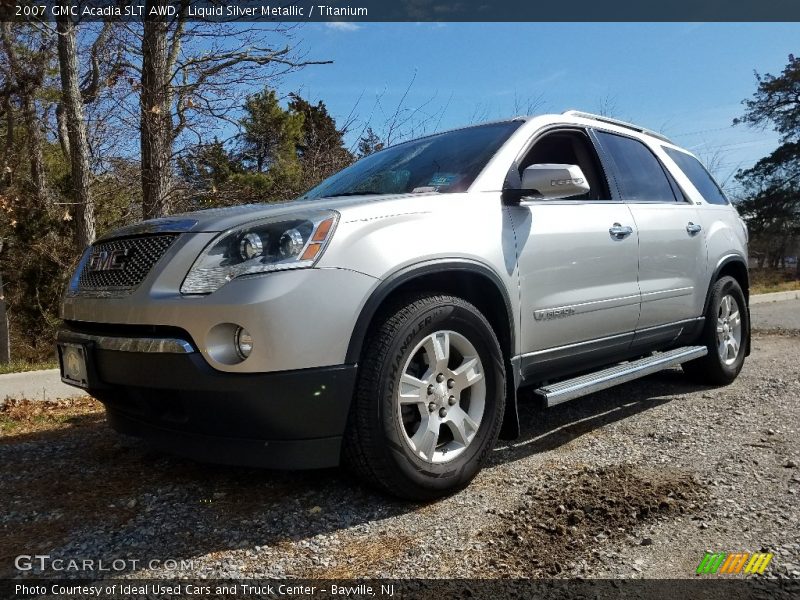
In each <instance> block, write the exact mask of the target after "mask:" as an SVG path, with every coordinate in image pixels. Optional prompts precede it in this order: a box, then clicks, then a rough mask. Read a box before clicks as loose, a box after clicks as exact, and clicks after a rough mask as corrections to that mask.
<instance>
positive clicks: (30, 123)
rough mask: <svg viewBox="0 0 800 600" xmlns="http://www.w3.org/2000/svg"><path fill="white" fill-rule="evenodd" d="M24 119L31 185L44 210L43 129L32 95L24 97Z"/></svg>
mask: <svg viewBox="0 0 800 600" xmlns="http://www.w3.org/2000/svg"><path fill="white" fill-rule="evenodd" d="M22 118H23V120H24V121H25V134H26V137H27V138H28V139H27V144H26V146H27V148H28V161H30V163H31V183H32V184H33V192H34V194H35V196H36V201H37V203H38V204H39V207H41V208H44V205H45V202H46V201H47V184H46V183H45V178H44V157H43V155H42V129H41V127H39V122H40V120H39V116H38V114H37V113H36V102H35V100H34V99H33V96H32V95H31V94H30V93H26V94H25V95H24V96H22Z"/></svg>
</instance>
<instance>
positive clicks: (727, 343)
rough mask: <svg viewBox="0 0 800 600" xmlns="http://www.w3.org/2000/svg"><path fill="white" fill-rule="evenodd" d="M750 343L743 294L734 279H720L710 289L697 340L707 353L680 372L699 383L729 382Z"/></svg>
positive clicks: (722, 383) (734, 375)
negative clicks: (701, 328)
mask: <svg viewBox="0 0 800 600" xmlns="http://www.w3.org/2000/svg"><path fill="white" fill-rule="evenodd" d="M749 341H750V321H749V317H748V314H747V303H746V301H745V298H744V292H742V288H741V287H740V286H739V283H738V282H737V281H736V280H735V279H734V278H733V277H722V278H720V279H719V280H718V281H717V282H716V283H714V287H713V288H712V290H711V298H710V300H709V303H708V310H707V311H706V315H705V324H704V327H703V334H702V336H701V338H700V343H701V344H704V345H705V346H706V347H707V348H708V354H707V355H706V356H704V357H703V358H699V359H697V360H693V361H691V362H688V363H684V364H683V370H684V371H685V372H686V374H687V375H689V376H690V377H691V378H692V379H693V380H695V381H697V382H700V383H709V384H712V385H725V384H728V383H731V382H732V381H733V380H734V379H736V377H737V376H738V375H739V371H741V370H742V366H743V365H744V357H745V354H746V349H747V344H748V343H749Z"/></svg>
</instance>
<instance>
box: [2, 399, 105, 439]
mask: <svg viewBox="0 0 800 600" xmlns="http://www.w3.org/2000/svg"><path fill="white" fill-rule="evenodd" d="M102 419H103V405H102V404H100V403H99V402H98V401H97V400H95V399H94V398H90V397H89V396H84V397H81V398H70V399H67V400H56V401H54V402H42V401H40V400H14V399H11V400H6V401H5V402H4V403H3V404H2V407H0V443H7V442H10V441H17V440H12V439H11V438H12V437H15V436H18V435H28V434H35V433H40V432H43V431H48V432H52V431H54V430H58V429H69V428H72V427H80V426H85V425H92V424H96V423H98V422H100V421H101V420H102Z"/></svg>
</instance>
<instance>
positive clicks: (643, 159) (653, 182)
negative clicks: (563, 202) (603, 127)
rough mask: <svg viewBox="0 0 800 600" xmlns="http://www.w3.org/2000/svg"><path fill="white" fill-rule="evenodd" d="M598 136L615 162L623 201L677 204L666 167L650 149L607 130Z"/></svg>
mask: <svg viewBox="0 0 800 600" xmlns="http://www.w3.org/2000/svg"><path fill="white" fill-rule="evenodd" d="M597 137H598V138H599V139H600V144H601V145H602V146H603V149H604V150H605V151H606V153H607V154H609V155H610V156H611V160H612V161H613V162H614V166H615V167H616V168H615V169H614V171H615V173H616V176H617V184H618V185H619V188H620V193H621V194H622V197H623V199H625V200H638V201H648V202H675V194H673V192H672V186H671V185H670V184H669V179H667V175H666V173H665V172H664V168H663V167H662V166H661V163H660V162H658V159H657V158H656V157H655V155H654V154H653V153H652V152H651V151H650V149H649V148H648V147H647V146H645V145H644V144H643V143H642V142H640V141H639V140H635V139H633V138H629V137H624V136H621V135H615V134H613V133H606V132H603V131H598V132H597Z"/></svg>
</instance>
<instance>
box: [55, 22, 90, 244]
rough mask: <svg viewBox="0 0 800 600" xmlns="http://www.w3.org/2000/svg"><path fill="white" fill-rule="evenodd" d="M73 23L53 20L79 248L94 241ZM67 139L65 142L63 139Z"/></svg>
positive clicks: (86, 150)
mask: <svg viewBox="0 0 800 600" xmlns="http://www.w3.org/2000/svg"><path fill="white" fill-rule="evenodd" d="M75 29H76V25H75V23H73V21H72V19H71V18H70V17H69V16H62V17H60V18H59V19H58V21H57V23H56V31H57V33H58V62H59V72H60V74H61V95H62V103H61V106H62V107H63V121H62V122H63V123H64V128H65V129H66V136H65V137H64V138H63V140H62V149H64V150H65V151H66V153H67V154H68V156H69V160H70V167H71V172H72V180H71V181H72V192H73V201H74V203H75V213H76V219H75V222H76V234H77V235H76V237H75V244H76V246H77V247H78V248H80V249H83V248H84V247H85V246H88V245H89V244H91V243H92V242H93V241H94V236H95V222H94V204H93V202H92V196H91V192H90V189H89V184H90V170H89V142H88V139H87V134H86V122H85V121H84V118H83V96H82V95H81V89H80V83H79V67H78V45H77V41H76V33H75ZM64 140H67V141H64Z"/></svg>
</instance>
